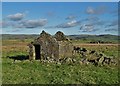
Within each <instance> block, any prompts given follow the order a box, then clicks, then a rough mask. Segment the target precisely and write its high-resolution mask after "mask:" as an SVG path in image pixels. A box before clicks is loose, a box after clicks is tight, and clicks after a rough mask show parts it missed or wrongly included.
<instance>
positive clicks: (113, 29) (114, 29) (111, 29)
mask: <svg viewBox="0 0 120 86" xmlns="http://www.w3.org/2000/svg"><path fill="white" fill-rule="evenodd" d="M105 31H106V32H107V31H108V32H109V31H116V32H117V31H118V29H116V28H110V29H106V30H105Z"/></svg>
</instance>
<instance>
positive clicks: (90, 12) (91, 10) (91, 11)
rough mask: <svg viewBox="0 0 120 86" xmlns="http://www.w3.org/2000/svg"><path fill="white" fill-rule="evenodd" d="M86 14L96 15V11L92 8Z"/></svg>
mask: <svg viewBox="0 0 120 86" xmlns="http://www.w3.org/2000/svg"><path fill="white" fill-rule="evenodd" d="M86 13H88V14H94V13H95V9H94V8H92V7H88V8H87V10H86Z"/></svg>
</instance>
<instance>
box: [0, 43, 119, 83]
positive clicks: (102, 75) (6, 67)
mask: <svg viewBox="0 0 120 86" xmlns="http://www.w3.org/2000/svg"><path fill="white" fill-rule="evenodd" d="M3 43H5V45H4V46H2V50H3V51H2V53H3V55H2V83H3V84H82V85H84V84H109V85H112V84H118V83H119V80H118V79H119V78H118V67H117V66H114V65H113V66H107V65H106V66H94V65H92V64H89V65H84V64H79V63H76V64H67V63H65V64H56V63H41V62H40V61H39V60H37V61H29V60H16V61H14V59H10V58H8V57H11V56H16V57H17V56H18V55H21V56H27V55H28V53H27V49H28V47H27V46H26V45H27V43H28V42H27V41H25V42H20V41H18V42H17V41H15V42H14V45H13V44H12V43H13V41H9V43H10V45H9V43H6V41H4V42H3ZM19 43H20V45H19ZM81 47H85V48H87V49H89V50H94V49H96V50H97V51H100V52H104V53H105V54H107V55H110V56H114V57H115V58H118V47H117V46H107V45H106V46H104V47H103V46H97V45H96V46H92V47H91V46H85V45H83V46H82V45H81ZM106 47H107V48H106ZM21 58H22V57H21Z"/></svg>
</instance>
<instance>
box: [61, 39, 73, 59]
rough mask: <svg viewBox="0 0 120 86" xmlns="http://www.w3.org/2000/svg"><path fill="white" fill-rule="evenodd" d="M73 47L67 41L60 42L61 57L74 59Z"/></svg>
mask: <svg viewBox="0 0 120 86" xmlns="http://www.w3.org/2000/svg"><path fill="white" fill-rule="evenodd" d="M72 52H73V45H72V43H70V42H67V41H64V42H63V41H59V57H60V58H64V57H72Z"/></svg>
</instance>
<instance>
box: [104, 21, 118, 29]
mask: <svg viewBox="0 0 120 86" xmlns="http://www.w3.org/2000/svg"><path fill="white" fill-rule="evenodd" d="M114 26H118V20H113V21H112V22H111V23H110V24H108V25H106V26H105V28H109V27H114Z"/></svg>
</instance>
